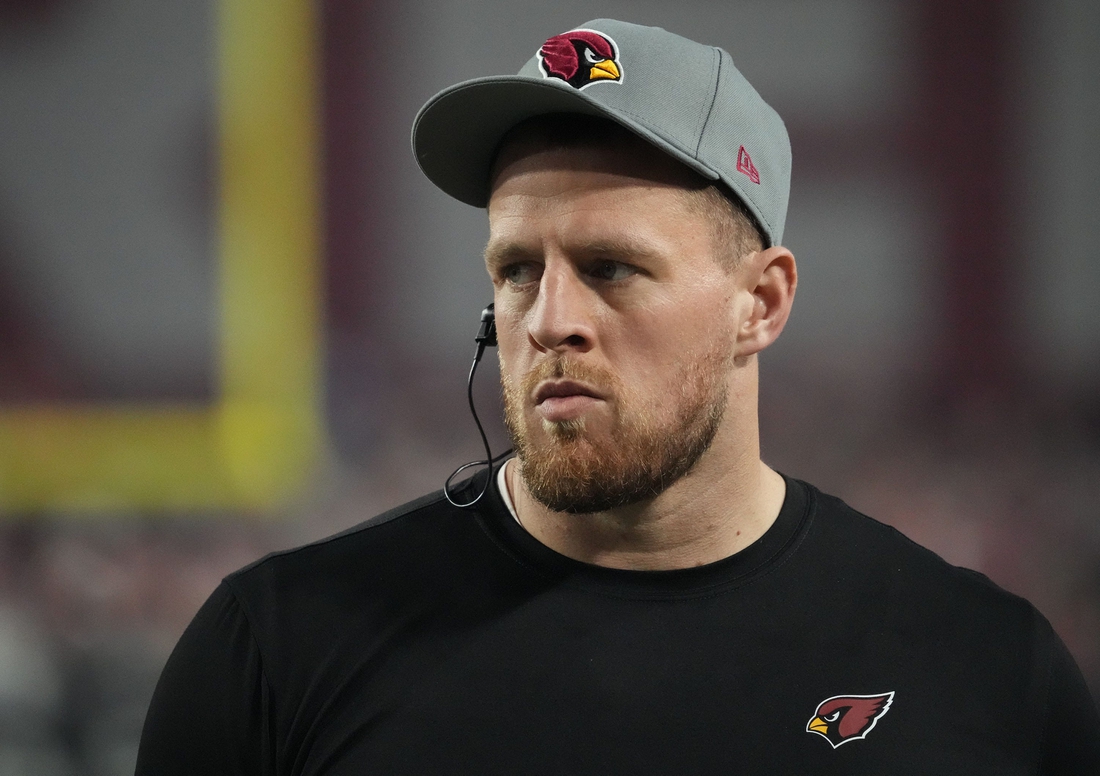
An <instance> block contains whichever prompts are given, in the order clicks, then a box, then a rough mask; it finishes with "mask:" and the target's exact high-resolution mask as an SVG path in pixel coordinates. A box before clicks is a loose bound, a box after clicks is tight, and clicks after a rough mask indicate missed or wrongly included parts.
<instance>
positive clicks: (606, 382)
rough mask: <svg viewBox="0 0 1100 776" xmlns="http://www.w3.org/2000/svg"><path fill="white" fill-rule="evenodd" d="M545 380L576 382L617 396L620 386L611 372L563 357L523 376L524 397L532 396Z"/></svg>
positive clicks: (537, 365) (535, 367)
mask: <svg viewBox="0 0 1100 776" xmlns="http://www.w3.org/2000/svg"><path fill="white" fill-rule="evenodd" d="M543 380H576V381H578V382H583V383H587V384H588V385H591V386H592V387H593V388H597V389H599V390H600V391H601V392H606V393H607V394H608V395H613V394H615V393H616V392H617V391H616V389H617V388H618V385H619V380H618V378H617V377H615V375H614V374H613V373H612V372H611V371H610V370H607V369H603V368H602V367H598V366H594V365H592V364H585V363H583V362H581V361H577V360H576V359H575V358H566V357H563V356H558V357H555V358H552V359H549V360H547V361H542V362H540V363H538V364H536V365H535V366H533V367H532V368H531V369H530V371H528V372H527V374H525V375H524V376H523V384H522V386H521V387H522V390H523V395H524V396H531V395H532V394H533V393H534V392H535V388H536V387H537V386H538V384H539V383H541V382H542V381H543Z"/></svg>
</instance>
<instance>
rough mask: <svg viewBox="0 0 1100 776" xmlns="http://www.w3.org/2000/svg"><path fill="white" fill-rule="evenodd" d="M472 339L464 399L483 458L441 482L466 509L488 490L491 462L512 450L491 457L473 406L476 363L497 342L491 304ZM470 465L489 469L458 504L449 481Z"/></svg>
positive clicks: (449, 498)
mask: <svg viewBox="0 0 1100 776" xmlns="http://www.w3.org/2000/svg"><path fill="white" fill-rule="evenodd" d="M474 341H475V342H476V343H477V352H476V353H475V354H474V362H473V363H472V364H470V376H469V377H468V378H467V379H466V400H467V402H469V404H470V414H471V415H473V416H474V423H476V424H477V432H478V433H479V434H480V435H481V443H482V444H483V445H485V460H483V461H470V462H469V463H464V464H462V465H461V466H459V467H458V468H457V469H455V470H454V471H453V472H451V476H450V477H448V478H447V481H446V482H445V483H443V495H444V496H446V497H447V501H449V502H450V503H451V504H452V505H453V506H456V507H458V508H459V509H468V508H469V507H472V506H473V505H474V504H476V503H477V502H479V501H481V497H482V496H484V495H485V493H486V492H487V491H488V490H489V481H490V480H492V478H493V464H495V463H496V462H497V461H499V460H500V459H502V458H504V457H505V456H506V455H508V454H509V453H511V452H512V449H511V448H508V449H507V450H505V451H504V452H503V453H501V454H500V455H498V456H497V457H496V458H494V457H493V452H492V450H490V448H489V438H488V437H487V436H485V429H484V428H482V426H481V420H480V419H479V418H478V416H477V407H475V406H474V374H475V373H476V372H477V365H478V364H479V363H480V362H481V357H482V356H483V355H484V354H485V348H486V347H488V346H492V347H496V344H497V326H496V316H495V313H494V311H493V305H492V304H490V305H489V306H488V307H486V308H485V309H484V310H482V311H481V325H480V326H479V327H478V330H477V335H476V336H475V337H474ZM472 466H488V469H489V471H488V472H487V473H486V476H485V482H484V484H483V485H482V486H481V490H480V491H479V492H478V494H477V495H476V496H474V498H473V500H472V501H467V502H466V503H464V504H460V503H458V502H457V501H456V500H455V498H454V495H453V494H452V492H451V483H452V482H453V481H454V478H455V477H457V476H458V475H459V474H460V473H462V472H464V471H466V470H467V469H469V468H470V467H472Z"/></svg>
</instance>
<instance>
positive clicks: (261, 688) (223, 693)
mask: <svg viewBox="0 0 1100 776" xmlns="http://www.w3.org/2000/svg"><path fill="white" fill-rule="evenodd" d="M269 703H270V698H269V691H268V687H267V683H266V680H265V678H264V672H263V664H262V660H261V655H260V652H259V649H258V648H257V646H256V643H255V639H254V638H253V635H252V631H251V628H250V627H249V623H248V619H247V617H246V616H245V613H244V611H243V610H242V608H241V606H240V603H239V602H238V601H237V599H236V597H235V596H234V594H233V592H232V590H231V589H230V588H229V586H228V585H227V584H226V583H224V582H223V583H222V584H221V585H220V586H219V587H218V588H217V589H216V590H215V591H214V593H213V594H212V595H211V596H210V598H209V599H208V600H207V601H206V603H205V604H204V605H203V606H202V608H201V609H200V610H199V612H198V614H196V615H195V619H194V620H192V621H191V624H190V625H189V626H188V627H187V630H185V631H184V633H183V636H181V637H180V640H179V643H178V644H177V645H176V648H175V649H174V650H173V652H172V654H171V656H170V657H169V658H168V662H167V664H166V665H165V667H164V671H163V673H162V674H161V677H160V681H159V682H158V683H157V687H156V690H155V691H154V693H153V700H152V702H151V703H150V706H149V711H148V714H147V715H146V718H145V727H144V729H143V730H142V736H141V745H140V748H139V750H138V760H137V771H136V774H137V776H199V775H200V774H202V775H205V774H215V773H216V774H219V775H220V776H261V775H263V774H271V773H274V767H273V765H272V763H273V749H272V741H273V736H272V735H271V733H270V723H269V720H270V719H271V718H272V715H271V714H270V709H269Z"/></svg>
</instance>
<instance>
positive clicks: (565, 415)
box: [534, 380, 603, 421]
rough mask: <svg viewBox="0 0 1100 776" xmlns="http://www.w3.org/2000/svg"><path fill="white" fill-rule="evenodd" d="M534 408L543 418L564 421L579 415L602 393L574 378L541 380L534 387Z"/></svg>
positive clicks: (596, 400)
mask: <svg viewBox="0 0 1100 776" xmlns="http://www.w3.org/2000/svg"><path fill="white" fill-rule="evenodd" d="M534 400H535V408H536V409H537V410H538V412H539V414H540V415H542V417H543V418H544V419H545V420H549V421H564V420H573V419H575V418H577V417H579V416H580V415H581V414H582V413H583V412H584V411H585V410H587V409H588V408H589V407H591V406H592V405H593V404H595V403H596V402H598V401H603V395H602V394H601V393H600V392H599V391H597V390H596V389H595V388H593V387H591V386H589V385H586V384H585V383H581V382H577V381H576V380H543V381H542V382H541V383H539V384H538V386H537V387H536V388H535V392H534Z"/></svg>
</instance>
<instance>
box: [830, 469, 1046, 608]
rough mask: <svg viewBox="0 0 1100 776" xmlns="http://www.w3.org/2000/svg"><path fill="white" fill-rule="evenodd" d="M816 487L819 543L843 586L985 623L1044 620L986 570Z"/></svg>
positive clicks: (1026, 602)
mask: <svg viewBox="0 0 1100 776" xmlns="http://www.w3.org/2000/svg"><path fill="white" fill-rule="evenodd" d="M810 490H811V491H812V493H813V496H812V497H813V498H814V499H815V500H816V502H817V505H816V509H815V521H814V526H813V529H812V532H811V533H812V534H813V541H814V546H815V548H816V549H817V551H818V557H819V558H822V559H823V561H822V562H824V563H827V564H828V566H829V569H830V572H831V573H832V574H833V576H834V579H836V580H837V582H838V587H840V588H841V589H843V587H844V584H845V583H847V584H850V585H851V586H852V588H853V589H870V588H874V589H875V590H876V591H877V596H876V597H877V598H879V599H880V600H883V601H890V602H892V603H893V604H894V605H896V606H897V607H899V608H901V609H902V610H903V611H906V612H908V613H912V614H917V613H920V612H924V613H928V614H932V613H935V615H936V617H941V616H943V617H946V618H947V619H961V620H965V619H967V618H976V619H977V621H978V622H979V623H980V622H984V621H988V620H995V621H998V622H1002V623H1003V622H1005V619H1006V618H1007V619H1008V620H1011V621H1015V622H1016V624H1017V625H1018V626H1019V625H1025V624H1027V625H1029V626H1034V625H1035V624H1036V623H1037V622H1038V621H1041V620H1042V617H1041V615H1038V613H1037V612H1036V610H1035V608H1034V606H1033V605H1032V604H1031V603H1030V602H1029V601H1027V600H1026V599H1024V598H1022V597H1020V596H1018V595H1016V594H1014V593H1011V592H1009V591H1007V590H1005V589H1004V588H1002V587H1001V586H1000V585H998V584H997V583H995V582H994V581H992V580H991V579H990V578H989V577H987V576H986V575H985V574H983V573H982V572H980V571H976V570H974V569H970V568H966V567H963V566H956V565H954V564H952V563H950V562H948V561H947V560H945V559H944V558H943V557H941V556H940V555H939V554H937V553H936V552H934V551H933V550H931V549H929V548H927V547H925V546H923V545H921V544H918V543H917V542H915V541H913V540H912V539H910V538H909V537H908V536H906V535H905V534H904V533H902V532H901V531H899V530H898V529H897V528H895V527H893V526H891V525H888V524H887V523H884V522H882V521H880V520H877V519H875V518H874V517H871V516H869V515H867V514H864V513H863V512H861V511H859V510H857V509H855V508H853V507H852V506H849V505H848V504H847V503H845V502H844V501H842V500H841V499H840V498H837V497H836V496H831V495H828V494H825V493H822V492H820V491H818V490H817V489H816V488H813V487H812V486H810ZM824 559H827V560H824ZM973 624H978V623H973Z"/></svg>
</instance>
